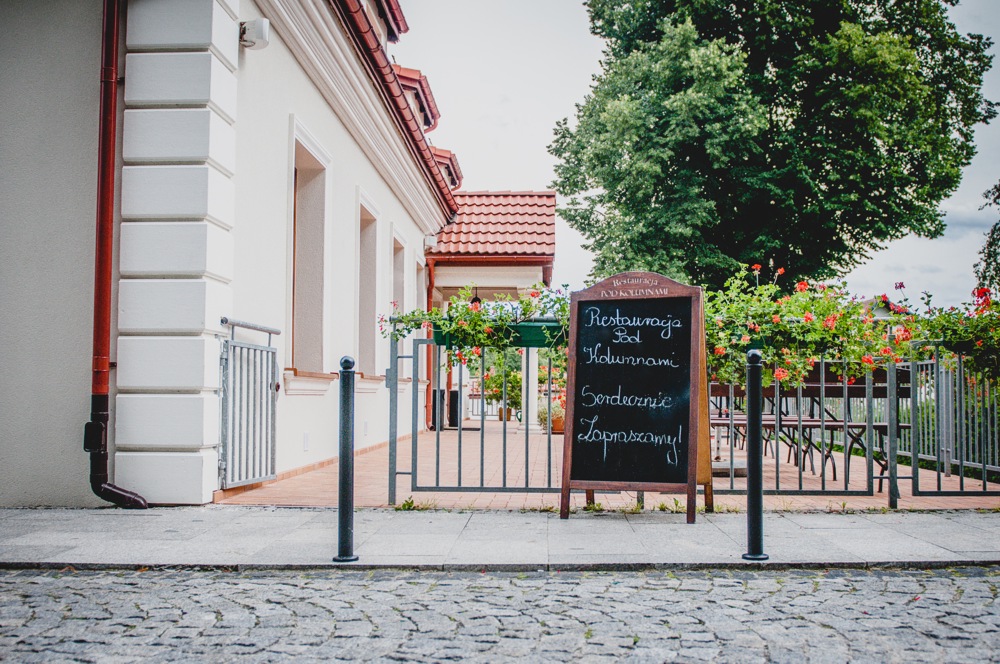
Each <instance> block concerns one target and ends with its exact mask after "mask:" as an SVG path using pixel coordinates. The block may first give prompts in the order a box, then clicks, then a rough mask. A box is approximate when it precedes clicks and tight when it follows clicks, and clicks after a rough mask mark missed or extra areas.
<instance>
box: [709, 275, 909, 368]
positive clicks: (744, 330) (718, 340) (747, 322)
mask: <svg viewBox="0 0 1000 664" xmlns="http://www.w3.org/2000/svg"><path fill="white" fill-rule="evenodd" d="M783 272H784V271H783V270H781V269H780V268H779V269H778V270H776V271H775V273H774V275H773V277H772V279H771V280H770V281H765V282H763V283H761V280H760V273H761V266H760V265H752V266H750V267H749V268H743V269H741V270H740V271H739V272H737V273H736V274H735V275H733V276H732V277H730V279H729V280H728V281H727V282H726V285H725V287H724V288H723V289H722V290H721V291H715V292H709V293H706V297H705V327H706V337H707V338H706V342H707V350H708V367H709V371H710V373H711V374H712V377H713V380H718V381H719V382H722V383H735V384H742V383H743V382H744V381H745V380H746V353H747V351H748V350H750V349H751V348H757V349H760V351H761V354H762V356H763V360H764V364H765V366H773V367H774V369H773V371H767V372H765V374H764V384H765V385H770V384H771V383H773V382H774V381H775V380H778V381H781V382H783V383H787V384H789V385H799V384H801V383H802V382H803V381H804V380H805V378H806V376H807V375H808V374H809V372H810V370H812V368H813V367H814V366H815V365H816V364H817V363H818V362H819V361H820V358H821V357H823V358H825V359H827V360H838V361H845V362H847V363H848V364H846V365H841V364H838V365H835V367H842V366H846V367H847V370H848V372H855V373H857V372H859V371H862V370H872V369H874V367H875V365H876V360H875V358H876V357H877V358H880V361H879V362H878V363H881V362H884V361H892V362H900V361H902V355H901V353H902V351H903V350H904V348H907V349H908V347H909V345H908V343H906V342H908V341H909V340H910V339H911V338H912V337H913V333H914V330H915V329H916V327H917V320H916V317H915V316H914V315H913V314H911V313H910V312H909V310H908V309H907V308H906V307H902V306H897V305H891V306H890V303H889V299H888V297H887V296H885V295H883V296H881V297H880V298H877V299H876V300H874V301H867V302H866V301H862V300H859V299H857V298H855V297H851V296H850V295H849V294H848V293H847V291H846V287H845V285H844V284H840V285H828V284H824V283H816V282H809V281H800V282H798V283H797V284H795V285H794V288H793V290H792V292H791V293H783V291H782V289H781V287H780V286H779V285H778V280H779V278H780V277H781V275H782V273H783ZM900 285H901V284H900ZM878 305H884V306H885V308H886V310H887V311H888V317H886V318H883V317H881V316H880V317H876V316H875V311H874V309H875V307H876V306H878ZM890 330H892V331H893V337H892V340H891V341H890V335H889V331H890ZM851 377H852V378H853V377H854V376H851Z"/></svg>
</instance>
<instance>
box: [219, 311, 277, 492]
mask: <svg viewBox="0 0 1000 664" xmlns="http://www.w3.org/2000/svg"><path fill="white" fill-rule="evenodd" d="M222 324H223V325H226V326H228V327H229V328H230V336H229V338H228V339H224V340H223V343H222V358H221V373H222V380H221V384H222V398H221V408H222V432H221V434H222V436H221V438H222V440H221V450H220V454H219V480H220V486H221V488H223V489H231V488H233V487H238V486H243V485H246V484H254V483H257V482H264V481H267V480H271V479H274V478H275V477H276V475H277V473H276V471H275V467H276V465H275V452H276V450H275V431H276V426H275V425H276V423H275V412H276V405H277V398H278V392H277V386H278V360H277V349H276V348H274V347H273V346H271V337H272V336H273V335H278V334H281V331H280V330H277V329H274V328H271V327H266V326H264V325H257V324H255V323H247V322H245V321H239V320H234V319H230V318H223V319H222ZM237 327H239V328H243V329H246V330H253V331H255V332H262V333H265V334H267V345H260V344H253V343H249V342H246V341H238V340H237V339H236V328H237Z"/></svg>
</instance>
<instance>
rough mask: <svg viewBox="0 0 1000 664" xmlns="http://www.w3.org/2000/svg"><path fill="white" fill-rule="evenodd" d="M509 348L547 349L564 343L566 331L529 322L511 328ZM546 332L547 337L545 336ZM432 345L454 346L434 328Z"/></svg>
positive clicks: (544, 323) (543, 323)
mask: <svg viewBox="0 0 1000 664" xmlns="http://www.w3.org/2000/svg"><path fill="white" fill-rule="evenodd" d="M510 329H511V331H512V333H513V335H512V336H511V340H510V342H511V346H514V347H524V348H547V347H548V346H550V345H553V344H558V343H563V342H565V341H566V339H567V336H566V329H565V328H564V327H563V326H562V325H560V324H559V323H556V322H549V321H545V322H529V323H519V324H517V325H512V326H511V328H510ZM546 330H547V331H548V336H546ZM434 343H436V344H437V345H438V346H446V347H448V348H451V347H452V346H454V345H455V342H454V339H453V338H452V337H451V335H448V334H445V333H444V332H443V331H441V330H440V329H438V328H436V327H435V328H434Z"/></svg>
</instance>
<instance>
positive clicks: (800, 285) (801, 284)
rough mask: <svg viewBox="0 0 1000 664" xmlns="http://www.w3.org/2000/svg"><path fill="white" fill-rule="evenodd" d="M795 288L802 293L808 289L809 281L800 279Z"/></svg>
mask: <svg viewBox="0 0 1000 664" xmlns="http://www.w3.org/2000/svg"><path fill="white" fill-rule="evenodd" d="M795 290H797V291H798V292H800V293H804V292H805V291H807V290H809V283H808V282H805V281H800V282H799V283H797V284H795Z"/></svg>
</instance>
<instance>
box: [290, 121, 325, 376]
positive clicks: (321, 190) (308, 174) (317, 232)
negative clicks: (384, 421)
mask: <svg viewBox="0 0 1000 664" xmlns="http://www.w3.org/2000/svg"><path fill="white" fill-rule="evenodd" d="M294 178H295V181H294V200H293V208H292V210H293V214H292V222H293V235H294V243H293V248H292V335H291V337H292V366H293V367H295V368H296V369H300V370H304V371H323V280H324V271H323V253H324V248H325V247H324V231H325V220H326V169H325V168H324V166H323V164H322V163H321V162H320V161H319V160H318V159H317V158H316V157H315V156H314V155H313V154H312V153H311V152H310V151H309V150H308V149H306V148H305V146H303V145H302V143H300V142H299V141H296V142H295V170H294Z"/></svg>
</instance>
